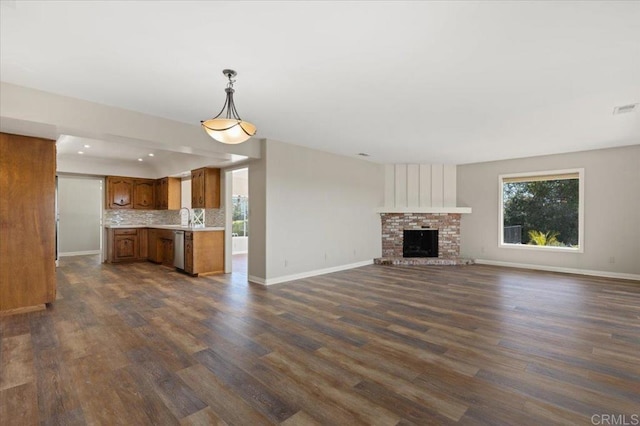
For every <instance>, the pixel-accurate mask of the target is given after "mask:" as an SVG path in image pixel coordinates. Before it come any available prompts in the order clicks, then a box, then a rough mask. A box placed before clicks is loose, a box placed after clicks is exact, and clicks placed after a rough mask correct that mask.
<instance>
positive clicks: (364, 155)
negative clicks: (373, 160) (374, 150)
mask: <svg viewBox="0 0 640 426" xmlns="http://www.w3.org/2000/svg"><path fill="white" fill-rule="evenodd" d="M357 155H359V156H360V157H369V154H367V153H366V152H359V153H358V154H357Z"/></svg>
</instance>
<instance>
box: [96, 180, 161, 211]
mask: <svg viewBox="0 0 640 426" xmlns="http://www.w3.org/2000/svg"><path fill="white" fill-rule="evenodd" d="M106 186H107V191H106V197H107V199H106V203H105V204H106V206H107V209H143V210H150V209H154V208H155V207H156V201H155V199H156V188H155V180H154V179H140V178H131V177H125V176H107V178H106Z"/></svg>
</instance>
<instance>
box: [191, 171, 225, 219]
mask: <svg viewBox="0 0 640 426" xmlns="http://www.w3.org/2000/svg"><path fill="white" fill-rule="evenodd" d="M191 208H192V209H218V208H220V169H214V168H209V167H205V168H202V169H197V170H192V171H191Z"/></svg>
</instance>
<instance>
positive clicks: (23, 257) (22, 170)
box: [0, 133, 56, 311]
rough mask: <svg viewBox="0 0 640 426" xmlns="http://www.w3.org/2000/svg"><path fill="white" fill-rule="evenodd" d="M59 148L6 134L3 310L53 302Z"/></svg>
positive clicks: (1, 187) (0, 263)
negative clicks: (56, 178)
mask: <svg viewBox="0 0 640 426" xmlns="http://www.w3.org/2000/svg"><path fill="white" fill-rule="evenodd" d="M55 175H56V144H55V141H52V140H48V139H40V138H32V137H27V136H18V135H11V134H7V133H0V224H1V230H2V234H1V235H0V311H5V310H10V309H20V308H27V307H30V306H36V305H41V304H43V303H50V302H53V301H54V300H55V298H56V270H55V268H56V266H55V250H56V247H55V239H56V237H55V223H56V217H55Z"/></svg>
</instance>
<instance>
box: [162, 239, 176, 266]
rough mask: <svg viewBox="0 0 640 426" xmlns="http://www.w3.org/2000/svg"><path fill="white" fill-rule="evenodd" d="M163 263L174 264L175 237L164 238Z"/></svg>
mask: <svg viewBox="0 0 640 426" xmlns="http://www.w3.org/2000/svg"><path fill="white" fill-rule="evenodd" d="M161 241H162V264H163V265H166V266H173V239H171V240H170V239H167V238H162V240H161Z"/></svg>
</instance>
